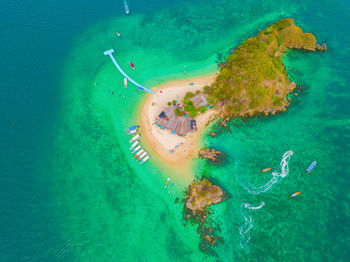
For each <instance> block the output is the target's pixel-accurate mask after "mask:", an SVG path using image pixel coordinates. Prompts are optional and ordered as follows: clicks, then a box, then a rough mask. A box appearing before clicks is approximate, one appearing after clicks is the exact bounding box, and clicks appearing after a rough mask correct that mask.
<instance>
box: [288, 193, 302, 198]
mask: <svg viewBox="0 0 350 262" xmlns="http://www.w3.org/2000/svg"><path fill="white" fill-rule="evenodd" d="M299 195H300V192H294V193H292V194H290V195H289V197H296V196H299Z"/></svg>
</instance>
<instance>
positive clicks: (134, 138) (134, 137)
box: [129, 134, 140, 143]
mask: <svg viewBox="0 0 350 262" xmlns="http://www.w3.org/2000/svg"><path fill="white" fill-rule="evenodd" d="M139 137H140V135H139V134H137V135H135V136H133V138H131V139H130V140H129V143H132V142H134V141H135V140H136V139H138V138H139Z"/></svg>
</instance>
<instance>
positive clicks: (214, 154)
mask: <svg viewBox="0 0 350 262" xmlns="http://www.w3.org/2000/svg"><path fill="white" fill-rule="evenodd" d="M198 156H199V157H200V158H205V159H208V160H210V161H212V162H213V163H218V162H219V161H220V157H223V156H224V154H223V153H221V152H220V151H217V150H215V149H213V148H202V149H201V150H199V152H198Z"/></svg>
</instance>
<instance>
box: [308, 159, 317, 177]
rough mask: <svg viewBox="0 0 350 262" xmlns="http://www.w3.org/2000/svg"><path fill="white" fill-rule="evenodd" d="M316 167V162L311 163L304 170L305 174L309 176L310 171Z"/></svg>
mask: <svg viewBox="0 0 350 262" xmlns="http://www.w3.org/2000/svg"><path fill="white" fill-rule="evenodd" d="M315 166H316V161H314V162H312V163H311V164H310V165H309V167H308V168H307V169H306V172H307V173H308V174H310V172H311V171H312V169H314V167H315Z"/></svg>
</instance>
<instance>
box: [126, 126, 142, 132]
mask: <svg viewBox="0 0 350 262" xmlns="http://www.w3.org/2000/svg"><path fill="white" fill-rule="evenodd" d="M137 128H139V126H138V125H134V126H132V127H130V128H129V129H128V130H126V131H125V132H126V133H129V132H130V131H132V130H135V129H137Z"/></svg>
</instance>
